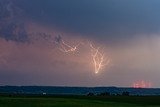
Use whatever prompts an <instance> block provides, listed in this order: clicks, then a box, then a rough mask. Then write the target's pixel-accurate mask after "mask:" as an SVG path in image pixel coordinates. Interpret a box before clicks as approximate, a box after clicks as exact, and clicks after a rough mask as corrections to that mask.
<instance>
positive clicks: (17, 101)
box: [0, 96, 160, 107]
mask: <svg viewBox="0 0 160 107" xmlns="http://www.w3.org/2000/svg"><path fill="white" fill-rule="evenodd" d="M0 107H160V97H158V96H157V97H156V96H155V97H154V96H148V97H142V96H108V97H97V96H93V97H87V96H49V97H43V96H27V97H26V96H10V97H9V96H1V97H0Z"/></svg>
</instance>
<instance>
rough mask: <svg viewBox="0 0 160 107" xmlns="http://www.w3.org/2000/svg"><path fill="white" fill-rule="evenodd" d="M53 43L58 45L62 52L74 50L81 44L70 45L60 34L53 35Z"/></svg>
mask: <svg viewBox="0 0 160 107" xmlns="http://www.w3.org/2000/svg"><path fill="white" fill-rule="evenodd" d="M55 43H56V44H58V45H59V47H58V48H59V50H60V51H62V52H64V53H69V52H75V51H76V50H77V49H78V47H79V45H80V44H81V43H79V44H77V45H74V46H71V45H69V44H68V43H66V42H65V41H64V40H63V39H62V37H61V36H60V35H59V36H56V37H55Z"/></svg>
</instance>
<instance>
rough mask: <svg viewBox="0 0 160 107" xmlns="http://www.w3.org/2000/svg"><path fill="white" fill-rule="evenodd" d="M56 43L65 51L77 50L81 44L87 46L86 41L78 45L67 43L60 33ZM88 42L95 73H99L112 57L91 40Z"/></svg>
mask: <svg viewBox="0 0 160 107" xmlns="http://www.w3.org/2000/svg"><path fill="white" fill-rule="evenodd" d="M55 43H56V44H58V49H59V50H60V51H62V52H64V53H69V52H76V51H77V50H78V47H79V46H80V45H84V46H87V45H86V44H85V43H81V42H80V43H79V44H77V45H74V46H71V45H69V44H68V43H66V42H65V41H64V40H63V39H62V37H61V36H60V35H59V36H56V37H55ZM88 43H89V47H90V48H91V57H92V60H91V61H92V62H93V66H94V71H95V74H97V73H99V71H100V70H102V69H103V68H104V67H105V66H107V65H108V64H109V63H110V59H109V58H108V57H106V55H105V54H104V53H103V52H101V51H100V47H98V48H95V47H94V46H93V45H92V44H91V43H90V42H88Z"/></svg>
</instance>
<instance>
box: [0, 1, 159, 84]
mask: <svg viewBox="0 0 160 107" xmlns="http://www.w3.org/2000/svg"><path fill="white" fill-rule="evenodd" d="M159 5H160V1H159V0H153V1H151V0H133V1H129V0H77V1H75V0H0V85H51V86H54V85H56V86H121V87H130V86H132V84H133V82H136V81H142V80H144V81H146V82H151V84H152V87H160V85H159V82H160V80H159V76H160V66H159V64H160V60H159V59H160V36H159V33H160V32H159V30H160V21H159V19H160V13H159V9H160V7H159ZM57 35H61V37H62V39H63V40H64V41H65V42H66V43H67V44H69V45H71V46H74V45H77V44H79V43H82V44H81V45H80V46H78V49H77V52H74V53H72V52H71V53H64V52H61V51H60V49H59V48H60V45H59V44H55V37H56V36H57ZM88 42H92V43H93V44H94V46H95V47H96V48H97V47H100V49H99V51H100V52H103V53H105V58H107V57H108V58H109V59H110V63H109V65H107V66H105V67H104V68H103V69H102V70H100V71H99V73H98V74H95V73H94V65H93V59H92V56H91V48H90V46H89V44H88Z"/></svg>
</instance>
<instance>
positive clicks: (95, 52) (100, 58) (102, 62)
mask: <svg viewBox="0 0 160 107" xmlns="http://www.w3.org/2000/svg"><path fill="white" fill-rule="evenodd" d="M90 47H91V52H92V59H93V64H94V69H95V73H96V74H97V73H99V71H100V70H101V69H102V68H103V67H104V66H107V65H108V64H109V63H110V60H109V59H108V58H107V60H106V59H105V54H103V53H101V52H100V51H99V49H100V48H99V47H98V48H94V47H93V45H92V44H91V43H90Z"/></svg>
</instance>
